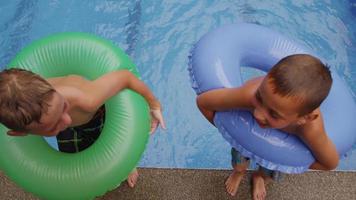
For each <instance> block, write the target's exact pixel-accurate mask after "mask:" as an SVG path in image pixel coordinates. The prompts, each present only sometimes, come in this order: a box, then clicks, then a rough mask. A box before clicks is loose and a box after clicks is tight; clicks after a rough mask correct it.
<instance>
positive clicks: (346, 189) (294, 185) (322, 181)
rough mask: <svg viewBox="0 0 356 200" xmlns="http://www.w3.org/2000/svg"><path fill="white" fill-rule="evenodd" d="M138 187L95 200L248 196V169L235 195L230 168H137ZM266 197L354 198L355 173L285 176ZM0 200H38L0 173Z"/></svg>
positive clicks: (245, 197)
mask: <svg viewBox="0 0 356 200" xmlns="http://www.w3.org/2000/svg"><path fill="white" fill-rule="evenodd" d="M139 172H140V179H139V182H138V184H137V187H136V188H134V189H131V188H129V187H128V186H127V185H126V184H122V186H120V187H119V188H117V189H115V190H113V191H110V192H108V193H106V194H105V195H104V196H102V197H98V198H97V200H114V199H120V200H125V199H127V200H134V199H142V200H151V199H152V200H156V199H164V200H165V199H170V200H176V199H182V200H183V199H184V200H185V199H189V200H191V199H192V200H194V199H197V200H198V199H199V200H200V199H204V200H210V199H211V200H216V199H219V200H220V199H240V200H241V199H242V200H244V199H251V194H250V190H251V187H250V182H249V181H248V180H249V178H250V176H251V172H249V173H248V175H247V177H246V178H245V179H244V180H243V182H242V183H241V187H240V189H239V191H238V194H237V196H235V197H230V196H229V195H228V194H227V193H226V192H225V189H224V181H225V179H226V178H227V176H228V175H229V173H230V171H229V170H191V169H152V168H140V169H139ZM267 190H268V195H267V199H272V200H274V199H278V200H280V199H288V200H293V199H298V200H300V199H303V200H304V199H313V200H318V199H320V200H328V199H335V200H344V199H345V200H346V199H347V200H350V199H356V172H317V171H311V172H307V173H304V174H300V175H286V176H285V177H284V178H283V180H282V181H281V182H279V183H272V184H270V185H269V186H268V188H267ZM0 199H1V200H10V199H11V200H13V199H22V200H37V199H38V198H36V197H34V196H33V195H31V194H29V193H27V192H24V191H23V190H22V189H20V188H19V187H17V186H16V185H15V184H14V183H13V182H11V181H10V180H9V179H8V178H7V177H6V176H5V175H4V174H3V173H1V172H0Z"/></svg>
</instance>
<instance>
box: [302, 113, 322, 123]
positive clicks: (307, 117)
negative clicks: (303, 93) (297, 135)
mask: <svg viewBox="0 0 356 200" xmlns="http://www.w3.org/2000/svg"><path fill="white" fill-rule="evenodd" d="M318 116H319V115H318V114H317V113H315V112H311V113H309V114H306V115H304V116H302V117H301V118H300V119H299V120H298V124H299V125H302V124H305V123H307V122H310V121H313V120H314V119H316V118H317V117H318Z"/></svg>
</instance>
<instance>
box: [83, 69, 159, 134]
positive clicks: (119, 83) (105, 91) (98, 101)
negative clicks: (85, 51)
mask: <svg viewBox="0 0 356 200" xmlns="http://www.w3.org/2000/svg"><path fill="white" fill-rule="evenodd" d="M87 89H88V91H87V94H88V95H90V99H91V101H90V107H91V108H93V109H97V108H99V107H100V106H101V105H102V104H104V103H105V101H106V100H107V99H109V98H110V97H112V96H114V95H116V94H117V93H118V92H120V91H121V90H123V89H131V90H133V91H135V92H137V93H138V94H140V95H141V96H143V97H144V98H145V100H146V101H147V103H148V105H149V107H150V110H151V111H150V114H151V116H152V122H151V133H152V132H154V131H155V129H156V128H157V126H158V124H161V126H162V128H165V124H164V120H163V117H162V113H161V105H160V103H159V101H158V100H157V99H156V98H155V96H154V95H153V93H152V92H151V91H150V89H149V88H148V87H147V86H146V85H145V84H144V83H143V82H142V81H141V80H139V79H138V78H136V76H135V75H133V74H132V73H131V72H130V71H128V70H118V71H113V72H110V73H107V74H105V75H103V76H101V77H99V78H98V79H96V80H94V81H92V82H90V84H89V87H88V88H87Z"/></svg>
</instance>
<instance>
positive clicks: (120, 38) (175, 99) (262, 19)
mask: <svg viewBox="0 0 356 200" xmlns="http://www.w3.org/2000/svg"><path fill="white" fill-rule="evenodd" d="M355 5H356V3H355V1H354V0H352V1H351V0H350V1H349V0H340V1H331V0H323V1H321V0H308V1H305V0H293V1H292V0H275V1H273V3H272V1H260V0H248V1H247V0H241V1H238V2H237V1H232V0H231V1H228V0H225V1H219V0H210V1H195V0H161V1H149V0H142V1H140V0H136V1H134V0H130V1H129V0H126V1H105V0H86V1H84V0H83V1H76V0H63V1H59V0H48V1H39V0H13V1H0V50H1V51H0V67H1V68H3V67H5V66H6V65H7V64H8V63H9V61H10V60H11V59H12V58H13V57H14V56H15V55H16V53H18V52H19V51H20V50H21V49H22V48H23V47H24V46H26V45H27V44H29V43H30V42H31V41H33V40H36V39H40V38H42V37H45V36H47V35H50V34H53V33H58V32H66V31H80V32H88V33H93V34H96V35H98V36H101V37H103V38H106V39H109V40H111V41H113V42H114V43H115V44H116V45H118V46H120V47H121V48H122V49H124V50H125V51H126V53H127V54H129V55H130V56H131V58H132V59H133V60H134V62H135V63H136V65H137V68H138V70H139V71H140V73H141V75H142V80H143V81H144V82H145V83H147V85H148V86H149V87H150V88H151V89H152V91H153V92H154V93H155V95H156V96H157V97H158V98H159V99H160V101H161V103H162V105H163V109H164V110H163V113H164V116H165V120H166V124H167V126H168V129H167V130H166V131H162V130H158V131H157V132H156V133H155V134H154V135H153V136H152V137H151V139H150V142H149V144H148V146H147V149H146V151H145V153H144V156H143V158H142V159H141V162H140V166H143V167H165V168H166V167H168V168H214V169H215V168H217V169H220V168H230V147H229V145H228V143H227V142H225V141H224V139H223V138H222V137H221V135H220V134H219V132H218V131H217V129H215V128H214V127H212V126H211V125H210V124H209V123H208V122H207V121H206V120H205V119H204V117H203V116H202V115H201V114H200V113H199V111H198V109H197V107H196V105H195V93H194V92H193V90H192V89H191V87H190V80H189V76H188V72H187V62H188V59H187V56H188V53H189V50H190V49H191V47H192V45H193V44H194V43H195V42H197V41H198V40H199V38H200V37H201V36H202V35H204V34H205V33H207V32H208V31H211V30H213V29H214V28H217V27H219V26H222V25H224V24H230V23H235V22H252V23H257V24H261V25H264V26H267V27H270V28H271V29H274V30H277V31H279V32H281V33H283V34H284V35H286V36H288V37H290V38H292V39H294V40H296V41H298V42H300V43H302V44H304V45H306V46H308V47H310V48H311V49H313V50H314V51H316V52H318V54H319V55H321V56H323V57H324V58H325V59H326V60H327V61H328V63H329V65H330V66H331V67H333V68H335V69H336V71H337V72H338V73H339V74H340V75H341V77H342V78H343V79H344V80H345V82H347V84H348V85H349V86H350V92H351V93H352V95H353V97H354V99H355V101H356V96H355V95H356V66H355V65H356V56H355V55H356V44H355V42H356V21H355V17H356V11H355ZM259 74H260V72H258V71H254V70H244V71H243V75H244V79H245V80H246V79H249V78H251V77H254V76H257V75H259ZM353 152H354V153H350V155H349V157H347V158H346V159H344V160H343V161H342V162H341V164H340V166H339V168H338V169H340V170H356V146H355V147H354V150H353Z"/></svg>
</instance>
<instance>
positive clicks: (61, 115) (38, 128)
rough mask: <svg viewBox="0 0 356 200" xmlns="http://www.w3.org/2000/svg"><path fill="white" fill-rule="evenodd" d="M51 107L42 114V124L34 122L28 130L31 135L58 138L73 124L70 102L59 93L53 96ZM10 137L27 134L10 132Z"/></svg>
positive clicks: (50, 102)
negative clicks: (61, 132)
mask: <svg viewBox="0 0 356 200" xmlns="http://www.w3.org/2000/svg"><path fill="white" fill-rule="evenodd" d="M48 104H49V107H48V110H47V112H46V113H42V116H41V119H40V122H41V123H37V122H32V123H31V124H29V125H28V126H27V127H26V129H27V130H29V131H28V132H30V133H31V134H34V135H40V136H56V135H58V133H59V132H60V131H62V130H64V129H66V128H67V127H68V126H69V125H70V124H71V123H72V119H71V117H70V116H69V114H68V111H69V104H68V101H67V100H66V99H65V98H64V97H63V96H62V95H61V94H59V93H58V92H55V93H54V94H53V97H52V99H51V100H50V101H49V102H48ZM8 134H9V135H14V136H21V135H26V133H22V132H17V131H9V133H8Z"/></svg>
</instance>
